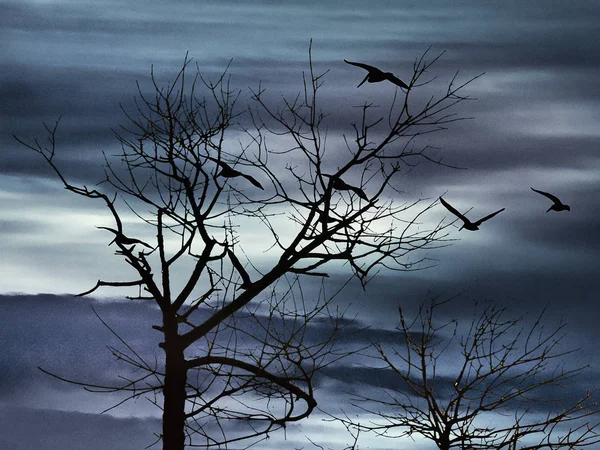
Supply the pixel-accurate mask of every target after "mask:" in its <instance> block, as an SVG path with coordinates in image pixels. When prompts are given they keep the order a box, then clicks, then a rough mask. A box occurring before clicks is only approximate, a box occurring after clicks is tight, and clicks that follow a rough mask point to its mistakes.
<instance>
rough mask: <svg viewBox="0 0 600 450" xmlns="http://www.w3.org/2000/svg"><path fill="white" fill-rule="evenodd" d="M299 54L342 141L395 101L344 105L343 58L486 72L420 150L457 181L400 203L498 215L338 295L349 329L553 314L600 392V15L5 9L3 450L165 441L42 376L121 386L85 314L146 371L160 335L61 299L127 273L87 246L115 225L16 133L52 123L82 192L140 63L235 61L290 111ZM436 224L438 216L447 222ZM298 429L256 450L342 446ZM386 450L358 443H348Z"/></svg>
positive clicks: (409, 188)
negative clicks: (359, 122)
mask: <svg viewBox="0 0 600 450" xmlns="http://www.w3.org/2000/svg"><path fill="white" fill-rule="evenodd" d="M310 39H313V60H314V63H315V65H316V67H317V69H318V70H319V71H324V70H327V69H330V72H329V74H328V75H327V77H326V79H325V85H324V87H323V99H324V100H323V102H324V103H323V107H324V108H325V109H328V110H330V111H331V112H333V117H334V119H333V122H332V126H331V128H330V130H329V133H330V134H331V135H332V136H336V135H337V137H338V138H339V136H341V134H342V133H349V132H351V127H350V122H351V121H352V119H353V116H352V112H348V109H346V108H345V107H342V106H347V105H348V104H349V103H348V102H350V104H361V103H365V102H367V101H373V102H374V103H377V104H386V103H385V102H386V101H389V97H390V96H392V95H393V93H394V87H393V86H392V85H390V84H387V85H384V84H373V85H370V84H365V85H363V86H361V88H360V89H358V90H357V89H356V84H358V82H360V80H361V79H362V77H363V76H364V72H363V71H362V70H360V69H358V68H355V67H351V66H348V65H346V64H344V62H343V59H344V58H346V59H349V60H353V61H362V62H366V63H370V64H373V65H375V66H378V67H381V68H383V69H385V70H389V71H392V72H393V73H394V74H396V75H398V76H399V77H400V78H403V74H405V75H408V74H410V71H411V70H412V64H413V61H414V60H415V58H417V57H418V56H420V55H421V54H422V53H423V52H424V51H425V50H426V49H427V48H428V47H429V46H432V52H433V53H435V54H437V53H440V52H442V51H445V53H444V55H443V57H442V58H441V60H440V61H439V63H438V64H436V66H435V68H434V69H435V75H437V76H438V77H439V78H440V80H449V79H450V78H451V77H452V76H453V75H454V73H455V72H456V71H457V70H459V71H460V73H459V76H460V77H462V79H464V80H466V79H468V78H471V77H473V76H476V75H478V74H480V73H482V72H485V75H484V76H483V77H481V78H479V79H478V80H476V81H475V82H474V83H472V84H471V85H470V86H469V87H468V90H467V92H466V93H468V94H469V95H470V96H472V97H476V98H477V101H474V102H468V103H466V104H462V105H461V106H460V107H459V110H458V112H460V113H461V114H462V115H463V116H466V117H472V119H471V120H468V121H464V122H460V123H456V124H451V125H450V126H449V129H448V131H446V132H444V133H443V134H440V135H437V136H436V137H432V138H431V141H424V142H423V143H424V144H430V145H435V146H436V147H440V148H441V150H440V152H443V153H440V155H443V157H444V161H445V162H447V163H448V164H452V165H456V166H460V167H465V168H466V169H467V170H454V169H449V168H443V167H438V166H431V165H429V166H428V165H426V164H421V165H420V166H418V167H417V168H415V169H414V170H413V171H412V172H411V173H410V174H409V176H407V179H406V189H405V191H406V193H407V195H409V196H410V197H411V198H419V197H429V198H432V199H435V198H437V197H438V196H440V195H442V194H444V195H445V198H446V199H447V200H448V201H450V202H451V203H452V204H453V205H455V206H457V207H458V208H459V209H460V210H462V211H466V210H468V209H469V208H472V209H471V211H470V212H469V214H468V215H469V217H470V218H473V219H475V218H478V217H483V216H484V215H486V214H489V213H490V212H493V211H496V210H497V209H500V208H503V207H504V208H506V210H505V211H504V212H503V213H501V214H500V215H499V216H497V217H495V218H494V219H493V220H490V221H489V222H487V223H485V224H484V226H482V229H481V230H480V231H478V232H476V233H470V232H468V231H464V230H463V231H461V232H459V231H458V229H457V228H456V229H453V230H451V235H450V237H452V238H455V239H456V241H454V242H453V243H452V245H451V246H449V247H446V248H441V249H437V250H431V251H430V252H429V253H428V254H427V256H428V257H430V258H432V259H435V260H436V267H434V268H432V269H429V270H425V271H422V272H414V273H406V274H394V275H391V274H386V273H382V274H381V275H380V276H379V277H377V278H376V279H375V280H374V281H373V282H372V283H371V285H370V286H369V289H368V290H367V292H366V293H361V292H360V291H359V290H358V289H356V290H351V292H350V294H349V295H347V296H346V297H345V298H346V301H347V300H348V299H350V300H351V303H352V304H351V307H350V311H351V313H352V315H353V316H354V315H356V316H357V317H358V321H359V323H360V325H361V326H371V327H372V330H373V331H372V332H373V333H374V334H378V333H379V334H378V335H381V336H387V335H388V334H387V333H388V332H387V331H386V330H390V329H393V327H394V326H395V325H396V324H397V317H396V310H397V306H398V304H403V305H405V306H406V307H408V308H409V309H410V308H413V309H414V305H416V304H417V303H418V302H419V301H421V300H423V299H424V298H426V296H427V295H428V293H429V294H431V293H434V294H441V295H448V296H451V295H453V294H456V293H457V292H460V291H463V290H466V292H465V294H464V295H463V296H462V297H461V300H460V301H459V303H458V305H457V307H456V309H455V314H456V315H457V317H461V316H462V315H463V313H464V314H467V315H468V309H469V307H470V305H471V300H472V299H475V298H477V299H484V300H487V301H493V302H498V303H500V304H502V305H506V306H508V307H510V308H511V309H512V310H513V311H515V312H516V313H520V314H523V313H528V312H530V311H533V312H535V311H539V310H540V309H541V308H542V307H544V306H545V305H549V306H548V320H550V321H555V320H560V319H561V318H563V319H564V320H565V321H566V322H567V323H568V330H569V339H570V341H571V343H572V344H573V345H574V346H581V347H582V352H581V353H580V354H579V355H578V356H577V357H576V358H577V359H576V361H575V362H581V361H585V362H588V361H589V362H590V363H591V364H592V368H591V370H590V371H589V373H588V374H587V381H588V384H589V387H590V388H593V387H598V385H599V384H600V383H598V380H599V377H598V373H599V371H600V365H598V363H597V362H598V361H600V350H598V346H597V345H590V344H591V343H594V342H598V340H599V339H600V329H599V328H598V326H597V320H598V318H599V316H600V314H599V313H600V307H599V306H598V301H599V297H600V295H599V292H600V278H599V277H598V275H599V268H600V265H599V264H598V257H599V256H600V195H599V192H600V126H599V124H600V89H598V73H599V69H600V3H599V2H597V1H595V0H579V1H576V2H565V1H562V0H560V1H553V0H543V1H542V0H538V1H487V2H481V1H473V0H468V1H451V2H449V1H441V0H435V1H418V2H417V1H376V0H374V1H370V2H365V1H360V2H359V1H355V0H350V1H344V2H337V1H335V2H334V1H313V0H307V1H303V2H291V1H280V2H274V1H273V2H272V1H255V2H237V1H236V2H232V1H203V2H196V1H175V2H155V1H151V2H148V1H146V2H141V1H129V2H124V1H109V0H107V1H100V2H81V1H74V0H65V1H51V0H49V1H41V0H40V1H27V0H18V1H17V0H14V1H7V0H0V56H1V59H0V104H1V108H0V117H1V119H0V149H1V151H2V163H1V164H0V209H1V210H2V216H1V217H0V233H1V235H2V239H1V240H0V254H1V255H2V258H1V259H0V294H1V295H0V311H1V316H0V317H1V322H0V324H1V325H0V337H1V340H2V342H3V345H2V349H1V350H0V410H1V413H0V415H2V416H3V417H5V418H7V419H8V420H2V421H0V447H3V448H12V449H23V450H24V449H32V448H39V449H42V448H43V449H49V450H54V449H59V448H60V449H65V448H67V449H70V448H73V449H79V448H86V449H88V450H93V449H96V448H98V449H100V448H103V449H104V448H115V449H127V450H129V449H138V448H143V447H145V446H146V445H149V444H150V443H152V442H153V440H154V435H153V433H155V432H158V431H159V421H158V414H157V411H155V410H153V409H152V407H151V405H149V404H144V405H141V404H137V405H134V406H126V407H124V408H122V409H118V410H115V411H112V412H111V413H110V414H104V415H101V416H100V415H98V413H99V412H100V411H102V410H103V409H105V408H106V407H108V406H110V404H111V401H112V400H113V399H112V398H109V397H99V396H93V395H91V394H88V393H85V392H82V391H81V390H80V389H78V388H75V387H73V386H65V385H64V384H61V383H59V382H57V381H56V380H52V379H49V378H48V377H46V376H43V374H41V373H40V372H39V371H37V369H36V368H37V366H44V367H48V368H49V369H56V370H60V369H62V368H68V369H69V370H71V371H72V372H73V373H75V374H79V375H81V376H90V377H92V378H94V377H97V379H101V380H107V379H113V377H115V376H116V375H115V374H116V372H113V371H117V368H116V367H115V366H114V365H111V364H109V363H108V361H109V360H110V355H109V354H108V352H107V351H106V350H105V348H104V346H105V345H106V344H107V343H110V339H111V336H110V333H109V332H108V331H107V330H106V329H105V328H104V327H103V326H102V324H101V323H99V321H98V320H97V318H96V316H95V315H94V314H93V311H92V310H91V308H90V304H92V303H93V304H94V305H96V307H97V308H98V311H100V312H102V314H103V317H105V318H108V319H112V322H111V323H116V324H117V325H116V327H117V328H118V329H119V330H120V331H121V332H123V333H124V335H125V336H128V337H129V338H130V339H131V340H132V341H134V342H137V343H138V344H139V346H140V347H142V348H144V349H145V350H147V351H148V352H151V351H153V349H155V344H156V339H157V338H156V336H155V334H156V333H155V332H154V333H153V332H152V330H150V329H148V328H149V324H152V323H158V321H159V318H158V316H156V315H155V314H156V312H155V311H153V310H151V309H146V308H143V307H140V306H139V305H133V306H132V305H131V304H127V303H123V302H119V301H113V300H115V299H114V296H115V293H114V292H102V293H101V294H102V296H103V297H110V296H113V299H109V298H104V299H98V300H97V301H94V302H92V301H91V300H90V302H86V301H85V300H80V299H78V300H75V299H73V298H72V297H71V296H69V295H68V294H73V293H77V292H81V291H84V290H86V289H88V288H90V287H91V286H93V285H94V283H95V282H96V280H97V279H98V278H100V277H103V278H111V275H119V274H120V273H122V271H123V269H124V265H120V263H119V261H118V259H117V258H115V257H114V255H113V251H112V250H111V249H109V248H108V247H107V245H106V244H107V240H106V234H105V233H103V232H101V231H99V230H97V229H96V228H95V226H97V225H108V224H110V221H109V220H108V217H107V215H106V214H105V211H103V210H102V209H101V208H99V207H98V205H96V204H90V203H89V202H86V201H85V200H82V199H80V198H76V197H74V196H71V195H69V194H68V193H67V192H66V191H64V189H63V188H62V187H61V186H60V185H59V183H58V182H57V180H56V179H54V178H53V177H52V174H51V173H50V172H49V169H48V167H47V166H45V165H44V164H43V163H42V161H41V160H40V158H39V157H37V156H38V155H35V154H33V152H28V151H26V150H25V149H23V148H22V147H20V146H19V145H18V144H17V143H16V142H15V141H14V139H13V138H12V135H13V134H15V135H18V136H19V137H22V138H24V139H34V138H38V139H43V138H44V133H43V131H44V130H43V126H42V122H46V123H53V122H54V121H55V120H56V118H57V117H58V116H61V115H62V121H61V126H60V129H59V135H58V136H59V149H58V156H57V157H58V158H59V159H60V163H61V166H62V167H64V170H65V171H66V173H68V174H69V175H70V176H71V177H72V179H74V180H78V181H80V182H81V183H87V184H89V185H93V184H94V183H95V182H97V181H100V179H101V176H102V171H101V163H102V158H101V151H103V150H104V151H105V152H106V153H108V154H110V153H111V152H112V151H113V150H114V151H117V150H118V146H117V142H116V141H115V139H114V137H113V134H112V131H111V127H115V126H117V125H118V124H119V123H120V122H122V121H123V115H122V114H121V112H120V109H119V104H124V105H131V102H132V98H133V95H134V94H135V89H136V87H135V86H136V85H135V82H136V80H138V81H140V82H141V83H142V84H143V83H147V82H148V76H149V72H150V67H151V66H152V65H153V66H154V68H155V71H156V73H157V74H158V76H159V78H160V77H162V78H161V79H164V80H167V79H168V78H169V76H170V75H172V74H173V73H174V72H175V71H176V70H177V69H178V68H179V67H180V65H181V63H182V61H183V58H184V56H185V54H186V52H189V56H190V57H191V58H193V60H194V61H195V62H197V63H198V64H199V66H200V68H201V70H202V72H203V74H205V75H206V76H207V77H208V78H210V77H214V76H217V75H218V74H219V73H221V72H222V71H223V70H224V69H225V67H226V66H227V64H228V63H229V62H230V60H232V63H231V66H230V74H231V75H232V85H233V86H234V87H236V88H239V89H241V90H242V91H243V92H246V93H247V88H248V87H255V86H257V85H258V82H259V81H261V82H262V85H263V86H265V87H268V88H269V89H270V90H271V91H272V92H275V93H277V94H278V95H279V94H283V95H295V93H297V92H298V91H299V90H300V89H301V87H302V84H301V83H302V71H303V70H306V68H307V50H308V44H309V41H310ZM242 98H243V96H242ZM352 102H354V103H352ZM530 186H533V187H535V188H537V189H541V190H544V191H551V192H553V193H555V194H556V195H558V196H559V197H560V198H561V199H562V200H563V201H564V202H565V203H568V204H569V205H570V206H571V212H560V213H555V212H549V213H546V212H545V211H546V209H547V208H548V207H549V206H550V202H549V200H547V199H545V198H544V197H541V196H539V195H538V194H535V193H534V192H532V191H531V190H530ZM435 214H437V216H436V217H437V218H438V219H442V218H443V217H444V216H447V217H448V219H451V217H450V216H449V213H448V212H447V211H446V210H445V209H444V208H443V207H442V206H441V205H440V206H437V207H436V210H435ZM332 278H333V280H332V283H335V277H332ZM351 289H354V288H351ZM389 336H392V334H391V333H389ZM390 339H391V338H390ZM356 340H357V341H359V339H358V338H357V339H356ZM364 342H366V340H365V341H364ZM359 343H360V342H359ZM157 354H158V353H157ZM107 367H109V368H107ZM357 376H358V375H357ZM349 382H351V381H349V379H348V378H347V377H346V378H345V377H338V378H337V379H336V378H334V377H331V378H330V380H329V382H328V384H327V386H329V387H330V389H327V390H323V391H322V392H321V393H319V391H317V395H322V397H317V400H318V401H319V402H320V404H330V405H331V404H335V403H336V402H335V401H333V400H332V398H331V397H330V396H334V397H335V398H336V399H337V398H340V397H341V396H342V395H341V394H340V395H337V393H338V392H342V391H344V390H347V387H348V385H347V383H349ZM361 382H363V383H368V381H367V378H364V379H362V381H361ZM323 383H325V382H323ZM341 402H342V401H341V400H340V404H341ZM302 427H303V428H299V429H298V428H295V429H294V430H292V431H290V433H289V435H288V436H287V438H288V441H287V444H282V443H281V439H283V436H274V437H273V439H271V441H269V442H268V443H267V444H264V446H263V447H261V448H282V447H281V446H282V445H285V448H295V447H298V448H299V447H301V446H305V448H309V444H308V442H307V441H306V440H305V439H303V435H305V434H306V435H310V436H311V438H313V439H314V440H315V441H319V439H321V442H323V445H329V446H331V447H332V448H336V449H337V448H340V449H341V448H343V446H344V445H346V443H347V441H349V438H348V436H345V435H344V434H343V433H341V432H340V434H339V436H338V435H337V434H335V435H333V434H332V433H331V431H330V429H329V425H327V424H324V423H322V422H321V421H320V420H318V418H317V419H313V420H310V421H308V422H307V423H306V424H304V425H303V426H302ZM336 433H337V432H336ZM325 436H327V437H325ZM393 444H394V443H393V442H390V441H383V442H380V441H379V440H372V438H370V437H368V436H365V437H364V443H363V445H364V446H365V447H367V446H370V448H388V447H386V446H389V448H391V446H393ZM261 445H262V444H261ZM269 445H272V447H268V446H269ZM288 446H289V447H288ZM294 446H295V447H294Z"/></svg>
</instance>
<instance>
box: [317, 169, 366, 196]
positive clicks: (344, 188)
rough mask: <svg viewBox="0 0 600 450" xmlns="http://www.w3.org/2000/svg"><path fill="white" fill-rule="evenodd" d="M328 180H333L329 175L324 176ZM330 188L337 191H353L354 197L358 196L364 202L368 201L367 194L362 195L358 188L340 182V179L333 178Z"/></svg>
mask: <svg viewBox="0 0 600 450" xmlns="http://www.w3.org/2000/svg"><path fill="white" fill-rule="evenodd" d="M325 176H327V177H329V178H333V177H332V176H331V175H325ZM332 187H333V188H334V189H337V190H338V191H353V192H355V193H356V195H358V196H359V197H360V198H362V199H363V200H365V201H369V197H367V194H365V193H364V191H363V190H362V189H360V188H357V187H356V186H352V185H350V184H348V183H346V182H345V181H344V180H342V179H341V178H339V177H338V178H333V184H332Z"/></svg>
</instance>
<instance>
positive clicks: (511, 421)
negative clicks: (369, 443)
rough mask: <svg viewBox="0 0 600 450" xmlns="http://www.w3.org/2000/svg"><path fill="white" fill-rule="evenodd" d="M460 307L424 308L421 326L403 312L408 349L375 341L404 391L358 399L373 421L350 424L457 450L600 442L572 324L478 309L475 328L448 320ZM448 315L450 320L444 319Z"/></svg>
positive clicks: (527, 449) (436, 304) (433, 304)
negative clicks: (569, 344) (569, 343)
mask: <svg viewBox="0 0 600 450" xmlns="http://www.w3.org/2000/svg"><path fill="white" fill-rule="evenodd" d="M449 302H451V300H446V301H439V300H437V299H433V300H430V301H428V302H424V303H423V304H421V306H420V308H419V310H418V313H417V315H416V317H415V318H414V320H412V321H408V320H407V319H406V317H405V315H404V313H403V311H402V308H400V325H399V326H398V328H397V329H398V330H399V332H400V336H401V337H402V339H403V341H404V342H403V344H402V345H403V348H402V349H401V350H399V349H396V348H394V349H387V348H385V347H384V346H383V345H381V344H375V348H376V350H377V353H378V359H379V360H380V361H382V362H383V363H384V368H385V370H388V371H391V373H392V374H394V375H395V376H396V377H397V379H398V382H399V383H398V385H397V386H398V388H397V389H389V390H386V394H385V395H383V396H382V397H381V398H379V399H373V398H366V397H364V396H363V397H357V398H356V399H355V400H356V401H355V403H354V404H355V405H356V406H358V407H359V408H360V409H362V410H363V411H365V412H368V413H369V414H372V415H373V417H374V419H373V420H372V421H371V422H370V423H368V424H365V421H364V420H363V421H362V423H361V424H359V423H355V422H353V421H352V420H350V419H349V418H348V417H345V418H342V419H338V420H342V421H343V422H344V424H345V425H346V426H347V427H350V426H354V427H355V428H356V429H358V430H360V431H371V432H375V433H377V434H378V435H381V436H386V437H390V438H401V437H407V438H411V439H414V438H415V437H416V436H420V437H422V438H425V439H427V440H429V441H431V442H433V443H434V444H435V445H436V447H437V448H439V449H440V450H450V449H461V450H462V449H477V450H488V449H490V450H491V449H494V450H495V449H506V450H517V449H521V450H536V449H542V448H545V449H560V448H565V449H575V448H582V447H586V446H590V445H597V444H598V443H599V442H600V434H599V433H598V426H599V424H598V422H597V421H596V418H595V417H594V415H596V414H598V412H600V410H599V409H598V407H597V404H596V403H595V402H594V401H593V396H594V394H595V392H591V391H589V390H588V391H585V389H584V392H577V393H574V391H575V390H578V389H580V388H579V387H578V385H577V384H576V383H575V381H576V380H577V377H578V376H579V375H581V374H582V371H584V370H585V369H586V368H587V367H588V366H577V365H575V366H574V367H569V365H568V364H567V361H565V357H566V356H568V355H570V354H571V353H573V352H574V351H575V350H574V349H568V348H565V346H564V344H563V338H564V336H565V324H564V323H561V324H559V325H558V326H556V327H554V328H551V329H546V328H545V327H544V325H543V322H544V320H543V318H544V311H543V312H542V313H541V314H540V315H539V316H537V317H535V316H534V317H533V320H531V319H532V318H531V317H527V316H521V317H516V318H515V317H508V313H507V310H506V308H502V307H498V306H497V305H494V304H489V305H487V306H485V307H484V308H482V309H479V308H478V307H477V305H475V308H474V311H475V312H474V314H473V319H472V321H471V322H470V323H466V324H465V323H461V321H460V320H458V321H457V320H456V319H451V320H445V321H444V320H442V321H441V322H440V320H439V319H438V317H437V315H438V314H437V312H438V310H439V309H440V308H441V307H442V306H443V305H444V304H447V303H449ZM440 315H441V314H440Z"/></svg>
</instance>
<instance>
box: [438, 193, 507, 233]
mask: <svg viewBox="0 0 600 450" xmlns="http://www.w3.org/2000/svg"><path fill="white" fill-rule="evenodd" d="M440 202H442V205H444V206H445V207H446V209H448V211H450V212H451V213H452V214H454V215H455V216H456V217H458V218H459V219H460V220H462V221H463V222H464V223H463V226H462V227H460V229H459V230H458V231H460V230H462V229H463V228H464V229H466V230H469V231H476V230H479V225H481V224H482V223H483V222H485V221H486V220H489V219H491V218H492V217H494V216H495V215H496V214H498V213H501V212H502V211H504V209H505V208H502V209H499V210H498V211H496V212H494V213H492V214H490V215H489V216H485V217H484V218H482V219H479V220H478V221H477V222H471V221H470V220H469V219H467V218H466V217H465V216H463V215H462V214H461V213H459V212H458V211H457V210H456V209H454V207H453V206H452V205H450V204H449V203H448V202H446V200H444V199H443V198H442V197H440Z"/></svg>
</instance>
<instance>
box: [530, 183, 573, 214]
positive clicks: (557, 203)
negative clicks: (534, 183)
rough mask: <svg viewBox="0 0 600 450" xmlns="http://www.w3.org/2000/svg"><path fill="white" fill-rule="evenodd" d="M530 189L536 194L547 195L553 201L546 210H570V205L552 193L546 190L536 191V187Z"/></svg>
mask: <svg viewBox="0 0 600 450" xmlns="http://www.w3.org/2000/svg"><path fill="white" fill-rule="evenodd" d="M531 190H532V191H534V192H537V193H538V194H542V195H543V196H544V197H548V198H549V199H550V200H552V201H553V202H554V204H553V205H552V206H551V207H550V208H548V209H547V210H546V212H548V211H550V210H552V211H571V207H570V206H569V205H565V204H564V203H563V202H561V201H560V199H559V198H558V197H556V196H555V195H552V194H550V193H548V192H544V191H538V190H537V189H534V188H531Z"/></svg>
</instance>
